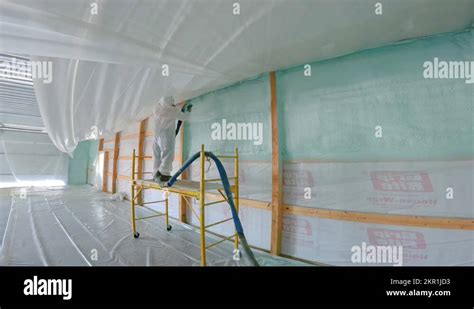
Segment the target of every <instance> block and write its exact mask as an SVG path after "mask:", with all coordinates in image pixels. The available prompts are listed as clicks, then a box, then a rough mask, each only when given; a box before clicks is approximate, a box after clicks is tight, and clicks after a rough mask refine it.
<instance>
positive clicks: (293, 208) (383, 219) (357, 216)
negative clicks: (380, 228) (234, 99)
mask: <svg viewBox="0 0 474 309" xmlns="http://www.w3.org/2000/svg"><path fill="white" fill-rule="evenodd" d="M269 87H270V102H269V107H270V112H271V132H272V133H271V138H272V140H271V142H272V143H271V145H272V200H271V202H263V201H257V200H250V199H243V198H241V199H240V205H241V206H242V207H250V208H257V209H263V210H267V211H271V216H272V224H271V250H270V252H271V253H272V254H274V255H281V246H282V230H283V216H284V215H285V214H288V215H299V216H308V217H317V218H324V219H333V220H344V221H352V222H363V223H374V224H385V225H395V226H412V227H422V228H442V229H458V230H474V220H472V219H464V218H448V217H430V216H409V215H391V214H377V213H364V212H357V211H346V210H330V209H322V208H308V207H303V206H297V205H288V204H284V203H283V185H282V174H283V173H282V169H283V162H282V156H281V147H280V128H279V122H280V121H279V112H278V99H277V79H276V74H275V72H270V73H269ZM146 126H147V119H144V120H142V121H141V122H140V130H139V132H138V133H137V134H133V133H132V134H126V135H123V136H121V134H120V132H119V133H117V134H116V135H115V141H114V148H113V150H112V149H104V142H107V141H104V139H103V138H102V139H100V141H99V151H100V152H104V167H103V180H102V191H104V192H107V188H108V187H107V185H108V183H107V179H108V177H107V176H109V175H110V174H112V193H115V192H116V188H117V184H116V183H117V179H123V180H128V181H129V180H130V176H125V175H117V167H118V160H131V157H130V156H119V152H120V140H128V139H134V138H138V155H139V156H141V157H143V156H144V155H145V153H144V140H145V137H147V136H152V135H153V132H151V131H147V130H146ZM180 134H181V135H180V139H179V140H180V152H179V154H178V155H177V157H175V159H177V160H178V161H179V162H180V164H181V165H182V164H183V163H184V142H185V133H184V125H183V127H182V128H181V133H180ZM108 142H111V141H108ZM112 151H113V160H114V161H113V171H112V173H110V172H109V171H108V166H109V153H110V152H112ZM143 160H149V158H145V159H143V158H140V159H139V160H138V172H139V174H138V176H139V177H141V176H142V175H143V174H142V173H143V167H144V162H143ZM182 178H183V179H186V172H185V173H183V174H182ZM208 195H209V198H210V199H213V198H214V199H216V200H218V199H221V198H222V197H221V196H219V195H213V194H208ZM139 199H140V202H142V201H143V200H142V197H140V198H139ZM179 219H180V220H181V221H182V222H187V218H186V198H185V197H181V198H180V200H179Z"/></svg>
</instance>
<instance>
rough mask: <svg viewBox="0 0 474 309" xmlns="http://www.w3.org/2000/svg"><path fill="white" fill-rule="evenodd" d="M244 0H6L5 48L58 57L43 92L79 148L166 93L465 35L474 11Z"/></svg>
mask: <svg viewBox="0 0 474 309" xmlns="http://www.w3.org/2000/svg"><path fill="white" fill-rule="evenodd" d="M234 2H235V1H230V0H229V1H223V0H201V1H184V0H182V1H178V0H172V1H170V0H161V1H139V0H134V1H130V0H116V1H101V2H100V3H98V12H99V13H98V14H97V15H92V14H91V6H90V1H88V0H82V1H79V0H69V1H64V0H14V1H10V0H4V1H1V3H0V17H1V18H0V38H1V42H2V43H1V44H0V52H4V53H16V54H27V55H31V56H32V60H36V61H38V60H43V61H52V63H53V72H54V75H53V82H52V83H51V84H43V83H42V82H41V81H40V80H38V79H35V93H36V96H37V99H38V103H39V107H40V112H41V115H42V118H43V121H44V123H45V126H46V128H47V130H48V133H49V134H50V136H51V139H52V140H53V142H54V144H55V145H56V146H57V147H58V148H59V149H60V150H61V151H64V152H68V153H71V152H72V151H73V150H74V148H75V146H76V145H77V143H78V142H79V141H81V140H84V139H86V137H87V136H88V135H90V133H91V130H92V127H93V126H96V127H97V128H98V129H99V131H100V132H102V133H104V134H105V135H110V134H113V133H115V132H117V131H120V130H122V129H123V128H125V127H126V126H127V125H128V123H130V122H136V121H139V120H141V119H143V118H145V117H146V116H148V115H149V114H150V113H151V110H152V105H153V104H154V103H155V102H156V101H157V100H158V98H159V97H162V96H165V95H173V96H175V97H176V99H177V100H184V99H190V98H194V97H196V96H198V95H201V94H204V93H207V92H209V91H211V90H215V89H219V88H222V87H223V86H226V85H230V84H232V83H234V82H238V81H240V80H244V79H246V78H249V77H252V76H256V75H258V74H260V73H264V72H268V71H271V70H277V69H281V68H287V67H291V66H295V65H300V64H303V63H307V62H311V61H315V60H321V59H328V58H332V57H336V56H340V55H343V54H347V53H350V52H353V51H356V50H360V49H364V48H371V47H376V46H381V45H384V44H387V43H390V42H395V41H399V40H402V39H407V38H413V37H420V36H425V35H430V34H434V33H440V32H451V31H459V30H462V29H465V28H466V27H467V26H468V25H470V24H471V23H472V21H473V14H474V13H473V12H474V2H473V1H470V0H457V1H445V0H431V1H428V0H418V1H411V0H402V1H390V2H387V3H384V12H389V13H387V14H385V15H384V18H380V16H377V15H375V14H374V13H373V2H372V1H370V0H365V1H354V2H353V1H340V2H337V3H336V2H334V1H329V0H324V1H304V0H300V1H283V0H275V1H270V0H268V1H253V0H242V1H239V3H240V5H241V12H240V15H233V4H234ZM427 7H429V8H430V9H429V10H427V9H426V8H427ZM328 25H331V26H328ZM309 29H310V31H308V30H309ZM163 64H168V65H169V66H170V72H171V74H170V76H168V77H166V78H165V77H163V76H162V75H161V69H162V65H163ZM222 104H225V102H222Z"/></svg>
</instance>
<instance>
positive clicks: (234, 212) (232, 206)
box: [168, 151, 259, 266]
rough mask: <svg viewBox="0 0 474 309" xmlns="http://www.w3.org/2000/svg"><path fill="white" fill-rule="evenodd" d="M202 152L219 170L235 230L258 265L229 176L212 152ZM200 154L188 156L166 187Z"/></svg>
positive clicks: (248, 253) (254, 262) (252, 259)
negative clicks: (238, 210) (235, 200)
mask: <svg viewBox="0 0 474 309" xmlns="http://www.w3.org/2000/svg"><path fill="white" fill-rule="evenodd" d="M204 154H205V156H206V157H209V158H211V159H212V160H213V161H214V163H215V164H216V166H217V170H218V171H219V175H220V177H221V181H222V185H223V186H224V191H225V194H226V196H227V201H228V203H229V206H230V211H231V212H232V219H233V221H234V226H235V230H236V231H237V235H239V239H240V242H241V243H242V247H243V248H244V251H245V253H246V254H247V255H248V256H249V258H250V260H251V261H252V264H253V265H254V266H259V265H258V262H257V259H256V258H255V256H254V255H253V252H252V250H251V249H250V246H249V245H248V243H247V239H246V238H245V235H244V229H243V227H242V223H241V222H240V219H239V215H238V213H237V210H236V208H235V204H234V198H233V197H232V191H231V189H230V183H229V178H228V177H227V173H226V171H225V168H224V165H223V164H222V162H221V161H220V160H219V159H218V158H217V157H216V156H215V155H214V154H213V153H212V152H208V151H206V152H204ZM200 156H201V153H200V152H198V153H195V154H194V155H193V156H192V157H191V158H189V159H188V160H187V161H186V162H185V163H184V164H183V166H182V167H181V168H180V169H179V170H178V171H177V172H176V173H175V174H174V175H173V177H171V179H170V180H169V181H168V187H171V186H173V184H174V183H175V182H176V180H177V179H178V177H179V175H181V174H182V173H183V172H184V171H185V170H186V169H187V168H188V167H189V166H190V165H191V163H193V162H194V161H195V160H196V159H197V158H199V157H200Z"/></svg>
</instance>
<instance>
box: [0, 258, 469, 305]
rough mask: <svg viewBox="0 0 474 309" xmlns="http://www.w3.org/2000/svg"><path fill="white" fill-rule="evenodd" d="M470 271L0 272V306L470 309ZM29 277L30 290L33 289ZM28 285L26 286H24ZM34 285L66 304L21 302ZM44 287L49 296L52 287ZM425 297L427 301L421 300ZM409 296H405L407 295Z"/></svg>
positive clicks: (39, 299) (33, 298)
mask: <svg viewBox="0 0 474 309" xmlns="http://www.w3.org/2000/svg"><path fill="white" fill-rule="evenodd" d="M473 270H474V268H472V267H292V268H287V267H278V268H275V267H259V268H250V267H240V268H238V267H234V268H227V267H207V268H200V267H194V268H191V267H87V268H86V267H0V307H1V308H2V309H5V308H6V309H8V307H9V306H8V305H9V304H37V305H40V304H47V303H48V304H59V305H61V306H62V305H71V304H72V305H74V304H76V305H78V304H92V303H95V304H128V303H130V304H132V303H133V304H137V303H147V304H157V305H160V304H166V303H172V304H178V303H188V304H199V303H206V304H210V303H219V304H225V303H236V304H245V303H253V304H255V303H261V304H272V303H276V304H297V303H306V304H352V305H353V304H394V305H402V304H419V305H427V306H429V307H431V308H432V306H433V305H437V304H440V305H443V304H461V305H464V306H462V307H465V308H473V307H472V305H473V304H474V301H473V300H474V296H473V295H474V272H473ZM35 276H36V279H37V280H36V287H34V286H33V279H34V277H35ZM28 279H30V280H32V281H28V282H27V284H26V285H25V280H28ZM40 279H72V289H71V291H72V293H71V299H70V300H65V299H63V298H64V294H66V293H67V289H66V287H67V284H66V285H64V286H63V287H62V288H65V289H66V290H64V291H66V292H64V294H63V296H61V295H41V296H37V295H25V288H26V287H27V286H28V287H29V288H32V289H35V288H36V290H35V291H33V290H31V289H30V290H28V291H27V293H33V292H34V293H36V294H39V293H44V291H45V289H44V288H43V289H42V290H40V286H42V287H45V286H46V284H45V282H47V281H42V282H40V281H38V280H40ZM61 282H63V281H61ZM66 282H68V281H66ZM47 283H49V282H47ZM50 284H51V291H50V293H52V292H53V291H52V286H53V285H54V284H57V281H56V283H54V284H53V283H50ZM57 287H59V286H57ZM388 291H406V292H405V294H406V295H405V296H400V295H398V296H388V295H387V293H389V292H388ZM410 291H411V292H410ZM429 291H431V295H428V294H427V293H429ZM447 291H448V292H447ZM390 293H403V292H390ZM410 293H412V294H413V295H410V296H408V295H409V294H410ZM416 293H418V295H416ZM435 293H436V294H444V295H434V294H435ZM423 294H426V295H423ZM447 294H449V295H447ZM423 307H424V306H423Z"/></svg>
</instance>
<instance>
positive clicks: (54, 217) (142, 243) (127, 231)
mask: <svg viewBox="0 0 474 309" xmlns="http://www.w3.org/2000/svg"><path fill="white" fill-rule="evenodd" d="M139 211H143V212H144V211H147V210H143V209H141V210H139ZM130 213H131V212H130V203H129V202H127V201H123V202H118V201H113V200H111V199H110V195H108V194H104V193H101V192H96V191H95V190H94V189H93V188H92V187H90V186H67V187H41V188H40V187H37V188H27V189H0V265H8V266H30V265H31V266H42V265H45V266H46V265H47V266H125V265H128V266H197V265H199V263H200V260H199V259H200V247H199V233H198V232H197V230H195V229H194V228H193V227H190V226H188V225H186V224H182V223H180V222H178V221H176V220H172V221H171V224H172V225H173V230H172V231H171V232H167V231H166V229H165V225H164V219H163V218H162V217H158V218H153V219H150V220H144V221H139V222H138V228H139V230H140V234H141V236H140V238H139V239H134V238H133V236H132V232H131V226H130V216H131V215H130ZM138 214H140V213H139V212H138ZM142 215H146V214H145V213H142ZM208 237H209V236H208ZM209 240H210V241H216V240H217V239H214V240H213V239H209ZM254 252H255V254H256V256H257V259H258V261H259V263H260V264H261V265H263V266H278V265H284V266H290V265H305V264H302V263H300V262H296V261H292V260H288V259H284V258H275V257H272V256H270V255H269V254H266V253H264V252H260V251H257V250H254ZM208 265H216V266H234V265H241V266H243V265H248V261H246V259H245V257H243V258H242V259H241V260H240V261H234V260H233V259H232V244H231V243H228V244H227V243H225V244H221V245H219V246H216V247H213V248H211V249H209V250H208Z"/></svg>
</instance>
